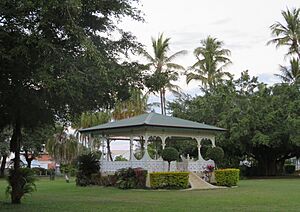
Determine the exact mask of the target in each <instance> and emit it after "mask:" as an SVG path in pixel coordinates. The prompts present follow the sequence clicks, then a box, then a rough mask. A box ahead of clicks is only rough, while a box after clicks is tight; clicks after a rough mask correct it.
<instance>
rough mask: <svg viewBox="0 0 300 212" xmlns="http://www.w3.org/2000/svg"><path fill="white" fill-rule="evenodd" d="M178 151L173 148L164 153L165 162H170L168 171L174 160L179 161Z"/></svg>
mask: <svg viewBox="0 0 300 212" xmlns="http://www.w3.org/2000/svg"><path fill="white" fill-rule="evenodd" d="M178 155H179V153H178V151H177V149H175V148H173V147H167V148H165V149H164V150H163V152H162V155H161V156H162V158H163V159H164V160H165V161H168V164H169V166H168V171H170V164H171V162H172V161H174V160H177V159H178Z"/></svg>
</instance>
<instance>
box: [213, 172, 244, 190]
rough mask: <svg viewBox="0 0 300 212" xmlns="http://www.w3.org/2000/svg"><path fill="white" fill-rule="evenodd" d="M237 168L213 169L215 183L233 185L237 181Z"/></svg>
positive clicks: (238, 173)
mask: <svg viewBox="0 0 300 212" xmlns="http://www.w3.org/2000/svg"><path fill="white" fill-rule="evenodd" d="M239 175H240V170H239V169H218V170H216V171H215V177H216V181H217V185H219V186H229V187H230V186H235V185H237V183H238V181H239Z"/></svg>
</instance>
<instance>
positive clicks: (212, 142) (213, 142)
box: [210, 136, 216, 147]
mask: <svg viewBox="0 0 300 212" xmlns="http://www.w3.org/2000/svg"><path fill="white" fill-rule="evenodd" d="M210 140H211V145H212V147H216V141H215V136H212V137H211V138H210Z"/></svg>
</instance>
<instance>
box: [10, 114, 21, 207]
mask: <svg viewBox="0 0 300 212" xmlns="http://www.w3.org/2000/svg"><path fill="white" fill-rule="evenodd" d="M21 139H22V134H21V120H20V115H19V114H18V115H17V118H16V123H15V126H14V129H13V135H12V139H11V142H10V149H11V151H12V152H14V153H15V158H14V159H13V162H14V170H13V171H12V173H11V174H12V176H11V182H10V183H11V187H12V192H11V203H12V204H20V203H21V198H22V196H23V195H24V193H23V188H22V175H21V171H20V149H21Z"/></svg>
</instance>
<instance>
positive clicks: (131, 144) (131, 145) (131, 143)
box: [129, 136, 133, 161]
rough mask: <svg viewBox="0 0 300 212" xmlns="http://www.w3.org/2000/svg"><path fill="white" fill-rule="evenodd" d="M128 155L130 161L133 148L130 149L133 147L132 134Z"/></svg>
mask: <svg viewBox="0 0 300 212" xmlns="http://www.w3.org/2000/svg"><path fill="white" fill-rule="evenodd" d="M129 145H130V147H129V148H130V152H129V153H130V156H129V160H130V161H131V160H132V159H133V149H132V147H133V137H132V136H130V144H129Z"/></svg>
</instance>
